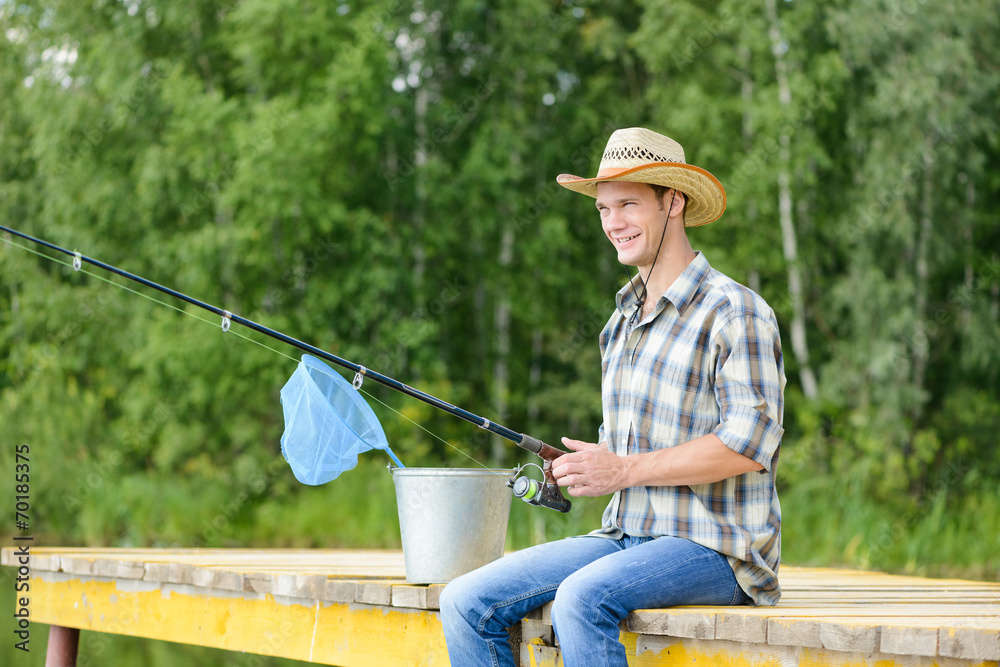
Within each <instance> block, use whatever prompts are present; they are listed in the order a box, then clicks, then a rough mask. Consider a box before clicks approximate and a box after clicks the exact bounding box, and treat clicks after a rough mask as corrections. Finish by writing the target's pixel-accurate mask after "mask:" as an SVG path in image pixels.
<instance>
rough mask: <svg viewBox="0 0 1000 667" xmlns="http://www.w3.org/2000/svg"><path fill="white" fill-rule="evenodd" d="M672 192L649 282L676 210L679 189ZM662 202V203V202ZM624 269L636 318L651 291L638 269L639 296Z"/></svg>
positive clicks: (626, 270)
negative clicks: (633, 299)
mask: <svg viewBox="0 0 1000 667" xmlns="http://www.w3.org/2000/svg"><path fill="white" fill-rule="evenodd" d="M671 191H672V192H671V195H670V204H669V205H668V206H667V218H666V220H664V221H663V231H662V232H660V243H659V244H658V245H657V246H656V254H655V255H653V263H652V264H651V265H650V267H649V275H648V276H647V280H648V279H649V277H650V276H652V275H653V269H655V268H656V260H657V259H659V258H660V250H661V249H662V248H663V239H664V237H666V235H667V225H668V224H670V211H671V210H672V209H673V208H674V198H675V197H676V196H677V188H671ZM660 201H661V202H662V200H660ZM624 268H625V275H627V276H628V281H629V284H631V285H632V294H634V295H635V300H636V301H637V302H638V306H637V307H636V309H635V313H633V314H632V317H635V316H636V315H637V314H638V313H641V312H642V307H643V306H644V305H645V303H646V297H647V296H649V294H648V292H649V289H648V288H647V287H646V280H643V279H642V272H641V271H639V270H638V269H636V274H637V275H638V276H639V282H641V283H642V296H639V293H638V291H636V289H635V283H633V282H632V275H631V274H630V273H629V272H628V267H627V266H625V267H624Z"/></svg>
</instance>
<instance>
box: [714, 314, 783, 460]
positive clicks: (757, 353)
mask: <svg viewBox="0 0 1000 667" xmlns="http://www.w3.org/2000/svg"><path fill="white" fill-rule="evenodd" d="M715 344H716V346H717V348H718V357H717V360H716V371H715V393H716V398H717V399H718V401H719V425H718V426H716V427H715V429H714V430H713V433H715V435H717V436H718V437H719V439H720V440H722V442H723V444H725V445H726V446H727V447H729V448H730V449H732V450H733V451H735V452H737V453H739V454H742V455H743V456H746V457H747V458H749V459H752V460H754V461H756V462H757V463H759V464H761V465H762V466H764V468H765V469H767V470H771V465H772V461H773V460H774V459H775V457H776V455H777V452H778V445H780V444H781V436H782V434H783V433H784V429H783V428H782V426H781V423H782V419H783V411H784V403H783V399H784V388H785V373H784V365H783V360H782V354H781V341H780V339H779V336H778V328H777V325H776V323H775V322H774V321H773V320H771V321H768V320H765V319H763V318H761V317H759V316H756V315H752V314H746V315H741V316H738V317H734V318H733V319H732V320H731V321H730V322H728V323H727V324H726V325H725V326H724V327H723V328H722V330H721V331H720V332H719V333H718V334H717V335H716V337H715Z"/></svg>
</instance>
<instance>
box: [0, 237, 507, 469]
mask: <svg viewBox="0 0 1000 667" xmlns="http://www.w3.org/2000/svg"><path fill="white" fill-rule="evenodd" d="M2 238H3V240H4V242H5V243H6V244H8V245H11V246H14V247H15V248H20V249H21V250H26V251H27V252H30V253H31V254H33V255H37V256H38V257H41V258H43V259H47V260H49V261H50V262H53V263H55V264H60V265H62V266H65V267H67V268H71V269H73V270H74V271H78V272H80V273H84V274H86V275H88V276H91V277H93V278H96V279H97V280H100V281H102V282H105V283H107V284H109V285H112V286H114V287H118V288H121V289H123V290H125V291H126V292H130V293H132V294H135V295H137V296H141V297H142V298H144V299H147V300H149V301H152V302H153V303H156V304H159V305H161V306H165V307H167V308H170V309H172V310H175V311H177V312H179V313H182V314H184V315H188V316H189V317H193V318H194V319H196V320H198V321H200V322H204V323H206V324H208V325H210V326H212V327H216V326H218V324H216V323H215V322H213V321H211V320H208V319H205V318H204V317H201V316H200V315H198V314H197V313H192V312H191V311H189V310H186V309H184V308H179V307H178V306H176V305H174V304H172V303H168V302H166V301H161V300H159V299H157V298H155V297H153V296H150V295H149V294H145V293H143V292H140V291H138V290H136V289H133V288H131V287H129V286H128V285H123V284H121V283H117V282H115V281H113V280H111V279H110V278H107V277H105V276H102V275H100V274H97V273H94V272H92V271H89V270H87V269H85V268H83V267H82V266H81V267H80V268H77V267H76V266H75V265H74V264H73V263H72V262H67V261H65V260H62V259H60V258H58V257H52V256H51V255H47V254H45V253H43V252H39V251H38V250H35V249H34V248H31V247H29V246H24V245H21V244H19V243H17V242H15V241H13V240H11V239H9V238H7V237H6V236H3V237H2ZM227 333H232V334H233V335H235V336H237V337H238V338H242V339H243V340H247V341H250V342H251V343H253V344H255V345H259V346H260V347H262V348H264V349H266V350H270V351H271V352H274V353H275V354H278V355H281V356H282V357H285V358H286V359H290V360H291V361H293V362H295V363H298V361H299V360H298V359H296V358H295V357H293V356H291V355H289V354H286V353H285V352H283V351H281V350H279V349H277V348H274V347H271V346H270V345H266V344H264V343H262V342H260V341H258V340H254V339H253V338H250V337H249V336H246V335H244V334H242V333H240V332H239V331H236V330H234V329H230V330H229V331H228V332H227ZM357 390H358V391H360V392H361V393H363V394H364V395H365V396H367V397H368V398H370V399H372V400H374V401H376V402H377V403H379V404H380V405H382V406H383V407H385V408H386V409H388V410H390V411H391V412H393V413H395V414H396V415H397V416H398V417H401V418H402V419H405V420H406V421H408V422H410V423H411V424H413V425H414V426H416V427H417V428H419V429H420V430H422V431H424V432H425V433H427V434H428V435H429V436H431V437H432V438H435V439H436V440H438V441H440V442H442V443H444V444H445V445H447V446H448V447H450V448H452V449H454V450H455V451H456V452H458V453H459V454H461V455H462V456H464V457H466V458H467V459H469V460H470V461H472V462H473V463H475V464H476V465H478V466H480V467H482V468H485V469H487V470H492V469H491V468H490V467H489V466H487V465H485V464H484V463H482V462H480V461H478V460H477V459H476V458H475V457H473V456H472V455H471V454H469V453H467V452H465V451H463V450H462V449H460V448H459V447H457V446H455V445H453V444H452V443H450V442H448V441H447V440H445V439H444V438H442V437H441V436H439V435H437V434H436V433H433V432H432V431H430V430H428V429H427V428H426V427H425V426H423V425H422V424H419V423H417V422H415V421H414V420H413V419H410V418H409V417H407V416H406V415H404V414H403V413H401V412H400V411H398V410H396V409H395V408H393V407H392V406H391V405H389V404H387V403H386V402H385V401H382V400H380V399H379V398H378V397H376V396H375V395H373V394H372V393H371V392H369V391H367V390H365V389H363V388H361V387H358V388H357ZM497 474H499V473H497Z"/></svg>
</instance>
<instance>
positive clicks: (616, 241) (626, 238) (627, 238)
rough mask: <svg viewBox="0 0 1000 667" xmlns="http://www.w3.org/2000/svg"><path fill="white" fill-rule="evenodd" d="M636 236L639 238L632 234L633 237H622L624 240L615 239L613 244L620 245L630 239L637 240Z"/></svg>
mask: <svg viewBox="0 0 1000 667" xmlns="http://www.w3.org/2000/svg"><path fill="white" fill-rule="evenodd" d="M638 236H639V235H638V234H634V235H633V236H626V237H624V238H620V239H615V243H618V244H622V243H628V242H629V241H631V240H632V239H634V238H638Z"/></svg>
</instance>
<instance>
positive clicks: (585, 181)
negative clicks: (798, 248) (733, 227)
mask: <svg viewBox="0 0 1000 667" xmlns="http://www.w3.org/2000/svg"><path fill="white" fill-rule="evenodd" d="M609 181H628V182H631V183H650V184H655V185H662V186H665V187H668V188H675V189H677V190H680V191H681V192H683V193H684V194H685V195H687V205H686V206H685V209H684V210H685V212H684V226H685V227H698V226H700V225H707V224H708V223H710V222H715V221H716V220H718V219H719V218H721V217H722V214H723V213H724V212H725V210H726V190H725V188H723V187H722V183H720V182H719V179H717V178H716V177H715V176H712V174H710V173H709V172H707V171H705V170H704V169H702V168H701V167H696V166H694V165H693V164H681V163H677V162H654V163H652V164H645V165H642V166H641V167H633V168H631V169H604V170H602V171H601V172H599V173H598V174H597V177H596V178H582V177H580V176H573V175H572V174H560V175H559V176H558V177H557V178H556V182H557V183H558V184H559V185H561V186H563V187H564V188H566V189H567V190H572V191H573V192H579V193H581V194H585V195H587V196H588V197H593V198H595V199H596V198H597V184H598V183H607V182H609Z"/></svg>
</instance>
